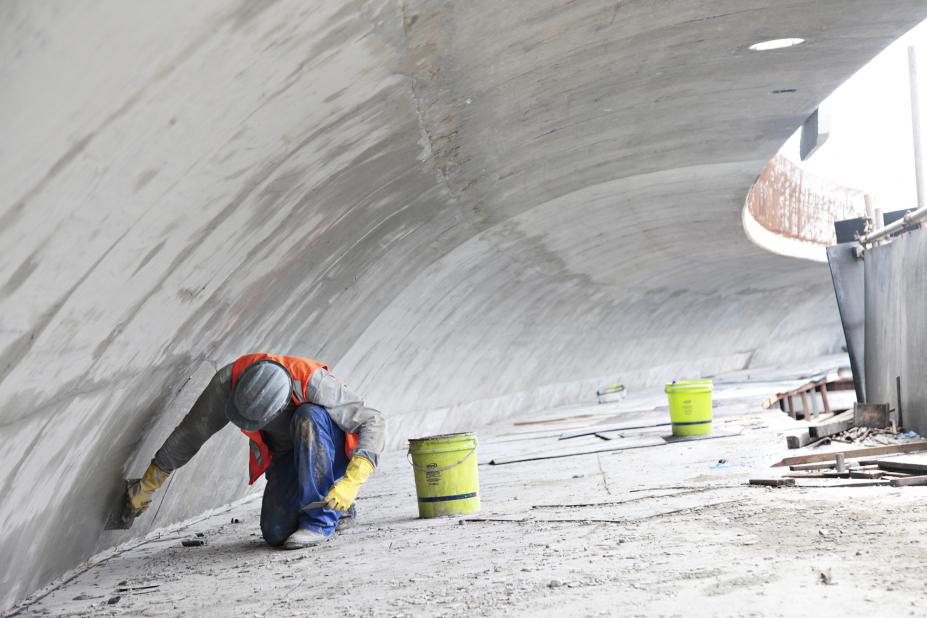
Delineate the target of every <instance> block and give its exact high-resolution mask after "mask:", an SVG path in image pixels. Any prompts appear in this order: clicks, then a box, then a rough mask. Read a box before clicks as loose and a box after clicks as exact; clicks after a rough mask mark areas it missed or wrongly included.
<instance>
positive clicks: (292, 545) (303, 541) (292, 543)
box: [283, 529, 329, 549]
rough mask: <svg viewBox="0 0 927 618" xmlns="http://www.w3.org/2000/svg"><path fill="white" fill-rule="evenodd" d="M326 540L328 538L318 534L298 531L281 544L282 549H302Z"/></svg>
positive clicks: (303, 530)
mask: <svg viewBox="0 0 927 618" xmlns="http://www.w3.org/2000/svg"><path fill="white" fill-rule="evenodd" d="M328 539H329V537H327V536H325V535H324V534H321V533H319V532H314V531H313V530H305V529H299V530H297V531H296V532H294V533H293V534H291V535H290V536H289V537H287V540H286V541H285V542H284V543H283V549H303V548H304V547H312V546H313V545H318V544H319V543H322V542H324V541H327V540H328Z"/></svg>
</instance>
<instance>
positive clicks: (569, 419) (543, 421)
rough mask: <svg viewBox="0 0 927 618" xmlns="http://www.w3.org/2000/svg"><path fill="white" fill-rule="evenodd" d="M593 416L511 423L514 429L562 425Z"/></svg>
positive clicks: (580, 415) (583, 415) (592, 416)
mask: <svg viewBox="0 0 927 618" xmlns="http://www.w3.org/2000/svg"><path fill="white" fill-rule="evenodd" d="M594 417H595V415H594V414H577V415H576V416H563V417H560V418H542V419H537V420H530V421H515V422H514V423H512V425H513V426H515V427H524V426H526V425H550V424H552V423H563V422H565V421H576V420H581V419H584V418H594Z"/></svg>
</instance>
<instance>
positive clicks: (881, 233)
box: [859, 208, 927, 246]
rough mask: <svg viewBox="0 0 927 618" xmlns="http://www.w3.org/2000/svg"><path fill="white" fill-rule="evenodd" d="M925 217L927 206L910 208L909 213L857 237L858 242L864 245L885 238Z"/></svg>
mask: <svg viewBox="0 0 927 618" xmlns="http://www.w3.org/2000/svg"><path fill="white" fill-rule="evenodd" d="M924 219H927V208H918V209H917V210H912V211H911V212H909V213H906V214H905V216H904V217H902V218H901V219H898V220H897V221H893V222H892V223H889V224H888V225H886V226H885V227H883V228H880V229H878V230H876V231H874V232H871V233H869V234H866V235H864V236H860V237H859V244H861V245H863V246H865V245H869V244H872V243H874V242H876V241H878V240H881V239H883V238H887V237H889V236H891V235H892V234H894V233H895V232H900V231H902V230H903V229H904V228H906V227H907V226H909V225H913V224H914V223H919V222H921V221H923V220H924Z"/></svg>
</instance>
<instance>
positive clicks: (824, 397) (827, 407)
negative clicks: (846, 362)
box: [821, 381, 830, 414]
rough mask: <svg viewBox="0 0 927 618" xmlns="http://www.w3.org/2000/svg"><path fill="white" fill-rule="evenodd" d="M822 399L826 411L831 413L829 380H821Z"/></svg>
mask: <svg viewBox="0 0 927 618" xmlns="http://www.w3.org/2000/svg"><path fill="white" fill-rule="evenodd" d="M821 401H823V402H824V413H825V414H830V401H829V400H828V399H827V382H826V381H825V382H821Z"/></svg>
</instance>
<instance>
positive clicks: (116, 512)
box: [103, 479, 139, 530]
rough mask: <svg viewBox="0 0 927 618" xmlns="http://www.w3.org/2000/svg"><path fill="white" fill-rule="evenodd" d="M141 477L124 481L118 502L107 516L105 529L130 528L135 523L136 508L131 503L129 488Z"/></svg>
mask: <svg viewBox="0 0 927 618" xmlns="http://www.w3.org/2000/svg"><path fill="white" fill-rule="evenodd" d="M138 480H139V479H125V480H123V481H122V491H121V492H119V496H118V498H117V499H118V502H116V503H115V504H114V505H113V507H112V509H111V510H110V513H109V516H108V517H107V518H106V525H105V526H104V527H103V529H104V530H128V529H129V528H131V527H132V524H133V523H135V516H136V515H135V509H133V508H132V506H131V505H130V504H129V500H128V498H127V496H128V490H129V485H130V484H131V483H134V482H136V481H138Z"/></svg>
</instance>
